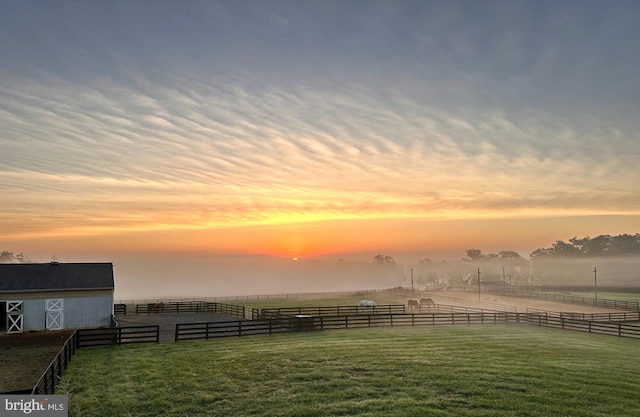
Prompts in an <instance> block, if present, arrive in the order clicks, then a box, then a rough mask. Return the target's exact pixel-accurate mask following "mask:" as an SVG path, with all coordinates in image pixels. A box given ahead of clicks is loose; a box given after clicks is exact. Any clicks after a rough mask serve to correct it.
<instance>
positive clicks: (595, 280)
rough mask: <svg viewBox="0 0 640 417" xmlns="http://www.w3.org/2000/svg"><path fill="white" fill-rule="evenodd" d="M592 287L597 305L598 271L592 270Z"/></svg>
mask: <svg viewBox="0 0 640 417" xmlns="http://www.w3.org/2000/svg"><path fill="white" fill-rule="evenodd" d="M593 287H594V289H595V292H596V305H598V269H597V268H593Z"/></svg>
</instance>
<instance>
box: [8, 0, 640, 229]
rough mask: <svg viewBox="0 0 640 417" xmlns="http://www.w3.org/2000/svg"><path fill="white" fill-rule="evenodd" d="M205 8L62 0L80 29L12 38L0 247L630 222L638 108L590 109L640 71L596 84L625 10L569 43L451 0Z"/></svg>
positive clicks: (576, 28) (580, 30) (553, 20)
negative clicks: (205, 234) (362, 221)
mask: <svg viewBox="0 0 640 417" xmlns="http://www.w3.org/2000/svg"><path fill="white" fill-rule="evenodd" d="M201 6H202V7H201V8H198V7H196V8H195V9H192V8H191V7H187V8H185V9H184V10H181V11H179V12H178V11H176V10H174V9H173V8H172V6H171V4H170V3H161V4H160V5H159V6H158V10H154V11H148V10H142V9H140V8H139V6H135V5H134V6H128V7H130V8H123V6H122V5H121V4H120V5H119V4H118V3H115V4H114V5H111V6H109V7H107V10H106V11H105V13H104V14H100V13H97V12H98V11H99V10H102V9H101V8H100V7H98V6H95V5H94V6H87V5H79V4H74V5H73V6H72V8H71V9H67V10H66V12H68V14H69V16H75V17H78V16H80V17H84V18H85V19H84V20H82V19H81V21H82V22H84V23H83V25H85V26H86V28H89V27H91V29H92V30H88V31H87V33H89V35H88V36H87V37H78V36H76V32H75V30H76V29H73V28H70V29H68V31H65V30H64V26H63V25H61V22H64V21H66V19H67V18H70V17H67V16H66V15H65V13H63V12H60V11H59V12H55V13H54V15H52V16H53V17H52V18H51V19H50V20H46V19H44V20H42V19H36V20H38V21H39V22H40V23H41V26H38V27H35V28H34V29H33V31H32V32H30V33H28V34H27V33H26V32H25V30H24V29H23V28H22V26H20V25H18V24H17V23H15V22H14V23H11V24H10V25H8V26H6V27H5V29H4V33H5V34H6V33H10V34H11V35H12V37H11V42H9V43H7V44H3V45H2V46H0V47H1V48H2V51H3V52H4V51H7V53H8V55H7V56H9V57H12V58H13V59H14V60H15V62H14V63H12V64H11V65H7V64H5V65H0V75H2V80H4V81H3V82H1V83H0V125H1V126H3V134H2V137H0V145H1V147H2V150H3V155H2V158H0V194H1V195H5V196H9V195H10V196H12V198H11V199H10V200H9V201H6V202H3V209H2V210H3V218H2V219H0V225H1V226H2V227H1V230H2V233H3V234H4V236H9V235H11V236H18V235H28V234H38V233H51V234H55V233H68V234H74V233H97V232H100V233H102V232H104V231H108V230H147V229H171V228H193V229H197V228H207V227H227V226H237V225H247V224H270V223H279V222H295V221H308V220H322V219H349V218H394V217H397V218H423V217H424V218H428V217H442V218H447V217H464V216H467V217H491V216H516V215H532V214H533V215H535V214H538V215H547V214H548V213H554V214H556V215H562V214H582V213H617V214H619V213H636V214H637V212H638V209H637V207H638V204H637V203H638V197H637V196H638V195H639V191H640V190H639V189H638V185H637V184H640V178H639V177H640V174H639V173H638V172H637V170H635V169H634V167H635V166H637V165H638V163H639V162H640V160H639V159H640V155H639V154H638V152H637V149H636V148H637V140H636V136H637V134H636V132H637V127H638V126H637V122H636V121H635V117H634V114H635V113H634V111H633V110H634V109H635V110H637V103H635V105H633V106H631V107H629V106H628V104H629V103H632V102H633V100H634V99H633V98H630V97H631V95H629V96H627V95H626V94H622V98H621V100H620V101H619V102H617V103H613V105H612V106H611V104H612V102H611V100H604V101H603V102H598V101H597V100H596V97H597V94H598V93H599V92H600V91H601V89H602V88H604V87H602V85H605V84H606V85H607V86H609V87H610V88H611V90H610V93H614V92H616V94H617V93H621V92H622V91H623V85H627V84H629V83H631V84H633V80H636V77H637V75H634V74H631V73H629V72H628V71H627V69H626V67H625V66H624V65H622V64H619V65H616V66H615V70H614V72H613V73H612V76H613V77H614V78H609V77H608V76H607V72H606V67H607V63H606V62H605V61H606V58H607V57H609V58H624V56H623V54H624V53H625V51H627V49H626V48H625V47H623V46H619V45H616V46H615V47H614V53H612V54H610V53H605V52H604V51H605V50H608V48H609V44H610V43H611V42H612V41H615V40H616V39H621V36H622V34H625V33H626V34H629V33H633V32H634V31H635V29H630V28H629V27H628V21H627V20H624V19H623V20H619V19H621V18H622V17H623V15H622V12H623V11H624V10H622V11H615V10H614V11H612V12H611V13H610V14H608V15H607V16H606V19H605V20H606V21H603V22H600V26H598V28H599V29H598V30H600V32H599V34H598V33H596V34H594V33H591V32H589V30H590V29H589V28H590V27H591V26H589V24H588V23H589V22H591V20H593V19H596V18H595V17H593V16H594V15H593V14H589V13H592V12H593V10H592V11H591V12H589V11H587V12H586V13H587V14H588V18H584V17H582V18H580V19H583V20H579V19H578V18H573V17H568V18H567V19H569V23H571V22H573V21H574V20H575V19H578V21H576V22H574V23H575V24H572V26H571V28H572V29H571V31H569V35H567V36H566V37H563V36H559V33H558V31H559V30H560V29H561V28H562V22H566V19H565V20H563V18H561V17H562V16H565V15H566V13H565V11H563V10H561V9H562V8H560V9H558V10H556V9H553V8H551V9H553V10H547V6H541V7H542V9H543V10H542V12H541V15H540V17H539V19H540V20H539V21H537V20H536V19H537V18H534V19H533V20H532V21H528V24H524V23H523V22H524V21H525V20H527V17H526V16H528V9H527V8H525V9H524V10H523V9H521V8H518V7H515V6H513V5H510V4H505V3H491V5H490V7H489V9H491V12H490V11H488V10H484V8H482V7H481V8H480V9H481V10H478V11H477V12H478V13H480V14H479V15H480V16H481V17H482V19H481V20H480V21H479V22H477V21H476V20H474V19H472V18H471V17H473V16H472V14H473V13H475V12H473V13H472V12H469V11H466V10H463V8H460V7H458V6H456V5H455V4H454V5H449V3H448V2H447V3H434V4H433V5H430V6H429V7H426V9H425V10H423V9H420V8H419V9H420V10H415V11H411V10H410V9H411V7H410V5H409V4H408V3H403V4H402V5H401V6H395V5H389V4H387V3H375V4H374V6H371V7H365V9H364V10H354V9H350V8H349V7H348V5H340V6H331V4H329V5H315V6H314V7H313V9H314V10H315V11H317V12H318V13H319V14H318V15H317V16H316V21H313V19H311V17H312V16H311V15H310V14H309V12H308V11H305V10H302V8H300V7H296V6H292V7H291V8H287V7H283V6H282V4H280V3H277V5H276V6H274V7H273V8H271V7H269V8H267V9H265V6H263V5H253V6H252V7H249V8H248V6H247V4H244V3H242V4H241V5H240V6H235V5H233V6H231V5H227V4H219V3H215V4H213V5H211V4H210V5H201ZM96 7H98V9H95V8H96ZM101 7H106V6H101ZM341 7H342V8H345V10H342V9H340V10H342V11H344V12H345V14H340V13H336V12H337V9H336V8H341ZM529 7H533V6H532V5H531V4H530V5H529ZM380 8H381V9H384V13H383V12H381V11H380ZM125 11H126V12H128V13H125ZM413 12H415V13H413ZM414 14H415V16H417V17H414ZM26 15H29V13H26ZM438 16H439V17H438ZM440 17H442V19H444V20H438V19H440ZM29 18H30V19H33V16H31V17H29ZM119 18H123V19H125V20H126V21H128V22H129V23H130V24H129V25H127V27H126V28H125V29H123V31H124V32H125V34H126V36H125V34H123V33H119V32H118V31H117V30H115V29H113V28H112V27H111V26H110V24H111V23H113V22H114V21H115V20H117V19H119ZM22 19H23V20H22V21H23V22H24V19H27V18H26V17H24V16H23V17H22ZM209 19H211V20H209ZM420 19H425V20H426V21H427V22H430V24H428V25H423V24H422V20H420ZM510 19H513V22H514V23H511V24H508V23H505V21H507V22H508V21H510ZM585 19H586V20H585ZM596 20H597V19H596ZM18 21H20V19H18ZM612 21H616V22H622V23H623V24H624V25H626V26H624V27H623V28H622V29H620V27H618V26H615V25H612V24H611V22H612ZM3 22H4V21H3ZM380 22H382V23H384V24H382V25H380V24H378V23H380ZM443 22H444V23H443ZM624 22H627V23H624ZM190 23H193V25H190ZM254 23H255V24H256V25H255V26H254ZM347 23H349V24H353V26H349V25H347ZM516 23H517V24H516ZM521 23H522V25H521ZM538 23H541V24H542V26H541V27H543V28H549V29H550V31H551V34H546V33H539V34H536V33H534V32H532V31H530V29H531V27H534V26H536V25H537V24H538ZM218 24H219V25H218ZM94 26H95V27H94ZM192 26H193V27H192ZM160 27H162V28H168V29H170V30H166V31H159V30H158V28H160ZM452 28H453V29H452ZM244 29H247V30H249V32H247V33H245V32H244ZM542 32H544V31H542ZM338 34H340V36H338ZM156 36H157V37H156ZM582 37H586V39H587V40H588V42H587V43H586V44H585V46H584V47H583V48H582V49H577V50H575V51H574V49H575V48H574V45H576V44H579V43H580V39H581V38H582ZM20 39H23V40H24V42H25V46H29V47H31V46H33V48H32V49H30V50H29V51H23V50H22V49H21V48H20V47H19V45H20V42H21V41H20ZM44 39H47V41H46V42H45V41H44ZM125 39H126V41H125ZM563 42H564V43H563ZM485 53H486V54H485ZM592 53H595V57H596V58H594V59H591V58H589V56H591V54H592ZM307 58H309V61H305V59H307ZM574 58H579V59H577V60H576V61H575V63H574V61H573V60H574ZM622 62H623V63H626V64H627V65H628V66H629V67H631V66H633V65H634V64H635V63H636V62H637V53H635V52H633V51H632V52H630V53H629V55H628V57H626V58H624V59H623V61H622ZM262 64H264V65H262ZM565 65H570V66H569V67H567V68H569V69H570V70H571V71H568V70H567V69H566V68H565ZM16 68H20V69H21V71H18V70H16ZM573 71H575V72H573ZM567 72H572V73H573V74H574V75H573V76H572V75H569V74H568V73H567ZM616 77H617V78H616ZM598 80H606V82H598ZM565 85H566V87H567V88H566V89H565V88H564V86H565ZM560 87H562V88H560ZM609 87H607V88H609ZM633 91H634V89H633V87H632V88H631V89H630V92H631V93H632V92H633ZM608 97H610V98H611V97H612V96H608ZM585 99H593V100H585ZM624 105H626V106H627V107H625V106H624ZM620 109H621V110H620ZM615 110H620V111H618V112H616V111H615Z"/></svg>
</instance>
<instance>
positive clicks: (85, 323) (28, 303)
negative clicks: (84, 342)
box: [3, 292, 113, 332]
mask: <svg viewBox="0 0 640 417" xmlns="http://www.w3.org/2000/svg"><path fill="white" fill-rule="evenodd" d="M24 295H25V294H22V297H20V298H11V300H14V299H15V300H18V301H23V307H22V312H23V331H25V332H28V331H34V330H35V331H39V330H45V329H46V311H45V308H46V300H47V299H60V298H62V299H63V313H62V314H63V321H62V327H63V328H64V329H80V328H85V327H109V326H110V325H111V314H113V295H104V294H103V295H96V296H85V297H60V296H59V295H60V294H56V293H55V292H52V293H49V294H47V298H35V299H28V298H24ZM38 295H41V294H38ZM3 314H4V313H3Z"/></svg>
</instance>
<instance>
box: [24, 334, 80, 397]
mask: <svg viewBox="0 0 640 417" xmlns="http://www.w3.org/2000/svg"><path fill="white" fill-rule="evenodd" d="M77 337H78V332H77V331H76V332H73V333H72V334H71V336H69V338H68V339H67V341H66V342H65V343H64V345H63V346H62V349H60V351H59V352H58V354H57V355H56V356H55V357H54V358H53V360H52V361H51V363H50V364H49V366H48V367H47V369H46V370H45V371H44V372H43V373H42V375H41V376H40V379H38V382H37V383H36V385H35V386H34V387H33V389H32V390H31V394H32V395H48V394H53V392H54V390H55V388H56V385H58V382H60V379H61V378H62V372H63V371H64V370H65V369H67V366H68V365H69V361H71V357H72V356H73V354H74V353H76V344H77V342H76V339H77Z"/></svg>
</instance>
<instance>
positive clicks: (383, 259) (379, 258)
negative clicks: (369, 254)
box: [373, 254, 396, 265]
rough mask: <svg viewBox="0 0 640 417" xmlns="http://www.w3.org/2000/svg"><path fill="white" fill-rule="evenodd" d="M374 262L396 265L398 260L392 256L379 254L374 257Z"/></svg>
mask: <svg viewBox="0 0 640 417" xmlns="http://www.w3.org/2000/svg"><path fill="white" fill-rule="evenodd" d="M373 263H374V264H376V265H395V264H396V261H395V259H393V257H391V256H386V255H382V254H378V255H376V256H374V257H373Z"/></svg>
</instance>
